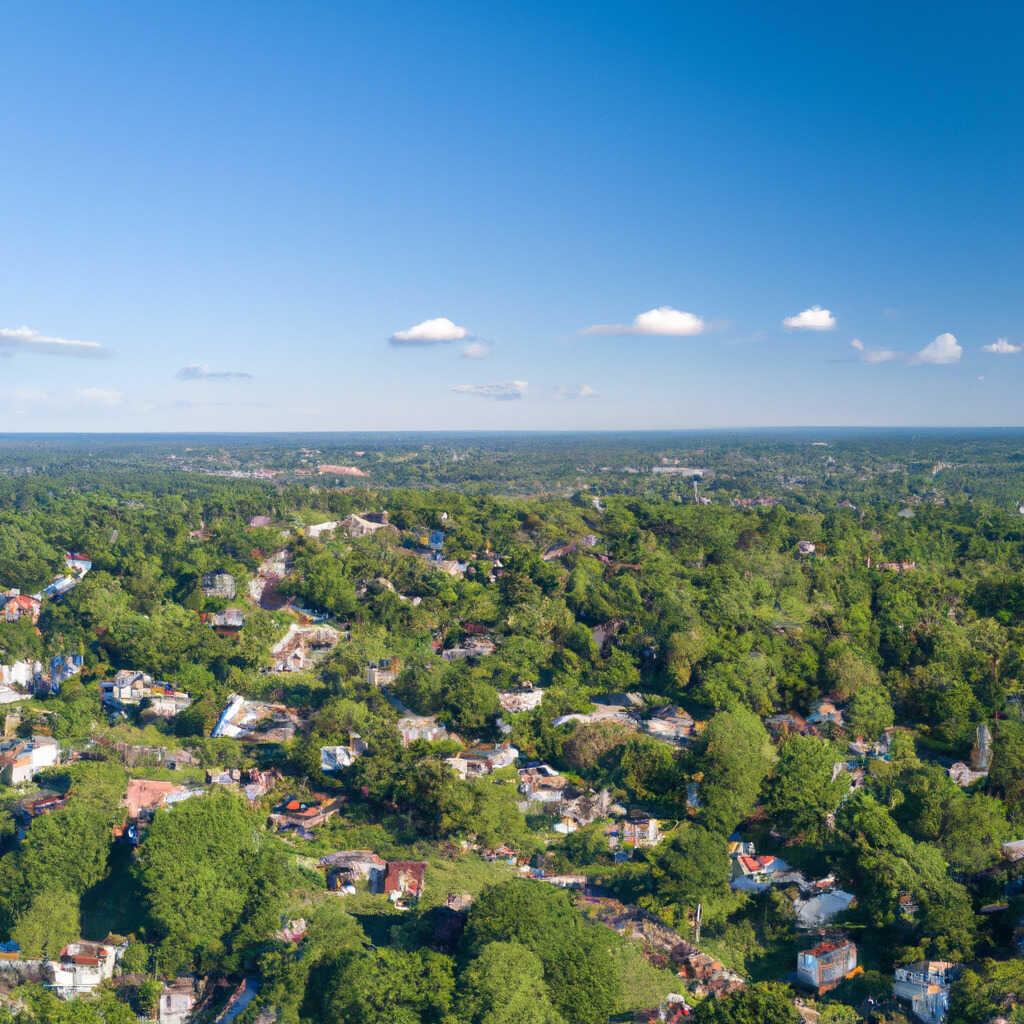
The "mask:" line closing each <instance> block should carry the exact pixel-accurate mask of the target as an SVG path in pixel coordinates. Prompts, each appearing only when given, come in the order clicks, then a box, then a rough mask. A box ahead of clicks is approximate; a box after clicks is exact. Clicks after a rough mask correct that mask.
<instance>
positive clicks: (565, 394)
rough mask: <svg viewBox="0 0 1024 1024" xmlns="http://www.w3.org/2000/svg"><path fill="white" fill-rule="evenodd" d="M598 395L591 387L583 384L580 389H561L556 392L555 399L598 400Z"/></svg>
mask: <svg viewBox="0 0 1024 1024" xmlns="http://www.w3.org/2000/svg"><path fill="white" fill-rule="evenodd" d="M597 397H598V393H597V392H596V391H595V390H594V389H593V388H592V387H591V386H590V385H589V384H581V385H580V386H579V387H578V388H567V387H560V388H556V390H555V398H558V399H564V398H597Z"/></svg>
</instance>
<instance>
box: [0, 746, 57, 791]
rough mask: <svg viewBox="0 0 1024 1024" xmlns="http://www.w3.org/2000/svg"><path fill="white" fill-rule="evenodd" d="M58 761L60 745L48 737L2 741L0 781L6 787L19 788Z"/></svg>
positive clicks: (0, 748) (0, 747)
mask: <svg viewBox="0 0 1024 1024" xmlns="http://www.w3.org/2000/svg"><path fill="white" fill-rule="evenodd" d="M59 760H60V744H59V743H58V742H57V741H56V740H55V739H53V738H52V737H50V736H33V737H32V739H31V740H21V739H11V740H4V741H3V742H2V743H0V779H2V780H3V782H4V783H5V784H6V785H8V786H20V785H21V784H22V783H23V782H29V781H31V780H32V779H34V778H35V776H36V775H37V773H39V772H41V771H42V770H43V769H44V768H52V767H53V766H54V765H55V764H56V763H57V762H58V761H59Z"/></svg>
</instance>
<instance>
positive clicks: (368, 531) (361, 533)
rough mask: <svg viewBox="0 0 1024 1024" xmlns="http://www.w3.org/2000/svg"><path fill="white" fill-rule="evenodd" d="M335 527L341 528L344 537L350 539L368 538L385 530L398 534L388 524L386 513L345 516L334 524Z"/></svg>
mask: <svg viewBox="0 0 1024 1024" xmlns="http://www.w3.org/2000/svg"><path fill="white" fill-rule="evenodd" d="M335 525H336V526H340V527H341V528H342V530H343V531H344V532H345V536H347V537H352V538H358V537H370V536H372V535H373V534H375V533H376V532H377V531H378V530H385V529H386V530H389V531H391V532H392V533H397V532H398V531H397V530H395V528H394V527H393V526H391V524H390V523H388V514H387V512H365V513H364V514H363V515H361V516H357V515H350V516H345V518H344V519H342V521H341V522H340V523H336V524H335Z"/></svg>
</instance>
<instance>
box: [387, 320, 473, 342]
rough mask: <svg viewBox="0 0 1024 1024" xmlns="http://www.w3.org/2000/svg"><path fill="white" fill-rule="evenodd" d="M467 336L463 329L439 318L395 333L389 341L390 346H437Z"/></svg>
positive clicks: (467, 332)
mask: <svg viewBox="0 0 1024 1024" xmlns="http://www.w3.org/2000/svg"><path fill="white" fill-rule="evenodd" d="M468 334H469V331H467V330H466V328H465V327H460V326H459V325H458V324H455V323H452V322H451V320H449V319H448V317H446V316H439V317H435V318H434V319H433V320H424V321H423V323H421V324H415V325H414V326H413V327H410V328H408V329H407V330H404V331H395V333H394V334H392V335H391V338H390V341H391V344H392V345H437V344H438V343H440V342H444V341H461V340H462V339H463V338H465V337H467V336H468Z"/></svg>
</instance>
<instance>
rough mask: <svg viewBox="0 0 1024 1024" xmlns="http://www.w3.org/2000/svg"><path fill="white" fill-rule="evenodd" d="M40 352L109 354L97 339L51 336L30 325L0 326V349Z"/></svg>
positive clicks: (75, 354) (64, 354)
mask: <svg viewBox="0 0 1024 1024" xmlns="http://www.w3.org/2000/svg"><path fill="white" fill-rule="evenodd" d="M4 350H6V352H8V353H9V352H12V351H13V352H42V353H45V354H47V355H51V356H77V357H79V358H85V359H88V358H94V359H95V358H96V357H97V356H100V357H102V356H107V355H110V353H109V351H108V350H107V349H105V348H104V347H103V346H102V345H101V344H100V343H99V342H98V341H75V340H73V339H70V338H52V337H49V336H47V335H45V334H40V333H39V332H38V331H33V330H32V328H31V327H0V351H4Z"/></svg>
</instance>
